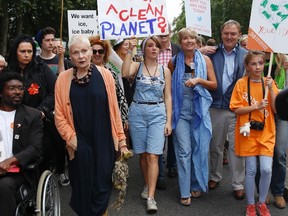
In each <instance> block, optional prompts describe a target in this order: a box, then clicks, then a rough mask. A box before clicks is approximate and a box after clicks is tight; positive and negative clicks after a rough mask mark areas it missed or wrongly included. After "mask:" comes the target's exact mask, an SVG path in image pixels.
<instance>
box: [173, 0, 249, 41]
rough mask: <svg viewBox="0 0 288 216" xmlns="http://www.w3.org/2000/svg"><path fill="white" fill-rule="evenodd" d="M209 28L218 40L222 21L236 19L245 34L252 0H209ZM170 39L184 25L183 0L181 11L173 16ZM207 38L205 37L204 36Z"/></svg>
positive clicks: (174, 36)
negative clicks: (175, 16)
mask: <svg viewBox="0 0 288 216" xmlns="http://www.w3.org/2000/svg"><path fill="white" fill-rule="evenodd" d="M210 2H211V28H212V37H213V38H215V39H216V40H217V41H218V42H220V40H221V39H220V30H221V26H222V25H223V23H224V22H226V21H227V20H229V19H233V20H236V21H238V22H239V23H240V24H241V26H242V33H243V34H246V33H247V31H248V27H249V21H250V13H251V6H252V0H241V1H239V0H211V1H210ZM172 25H173V26H174V29H173V33H174V35H173V36H172V40H173V41H176V38H177V36H176V34H177V32H178V31H179V30H180V29H181V28H183V27H185V26H186V20H185V8H184V0H183V1H182V12H181V14H180V15H179V17H177V18H175V19H174V21H173V23H172ZM205 38H206V39H207V37H205Z"/></svg>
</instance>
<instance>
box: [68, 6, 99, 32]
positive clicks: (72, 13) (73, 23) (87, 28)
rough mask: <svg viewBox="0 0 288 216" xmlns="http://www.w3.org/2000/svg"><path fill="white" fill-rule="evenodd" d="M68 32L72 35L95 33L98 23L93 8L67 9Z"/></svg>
mask: <svg viewBox="0 0 288 216" xmlns="http://www.w3.org/2000/svg"><path fill="white" fill-rule="evenodd" d="M67 13H68V14H67V15H68V32H69V38H71V36H72V35H79V34H81V35H87V36H91V35H96V34H98V23H97V16H96V11H95V10H68V11H67Z"/></svg>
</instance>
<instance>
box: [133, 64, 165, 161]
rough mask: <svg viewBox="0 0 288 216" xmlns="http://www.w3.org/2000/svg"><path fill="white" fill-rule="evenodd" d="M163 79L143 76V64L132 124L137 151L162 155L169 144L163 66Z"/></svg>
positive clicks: (136, 92)
mask: <svg viewBox="0 0 288 216" xmlns="http://www.w3.org/2000/svg"><path fill="white" fill-rule="evenodd" d="M158 70H160V76H159V77H153V78H151V77H148V76H143V74H142V71H143V63H140V67H139V70H138V73H137V75H136V78H135V79H136V80H135V81H136V87H135V93H134V96H133V102H132V104H131V106H130V108H129V114H128V121H129V130H130V135H131V138H132V141H133V150H134V152H135V153H136V154H141V153H144V152H147V153H151V154H156V155H160V154H162V153H163V146H164V141H165V136H164V128H165V124H166V108H165V103H164V102H163V96H164V86H165V80H164V70H163V67H162V66H159V68H158Z"/></svg>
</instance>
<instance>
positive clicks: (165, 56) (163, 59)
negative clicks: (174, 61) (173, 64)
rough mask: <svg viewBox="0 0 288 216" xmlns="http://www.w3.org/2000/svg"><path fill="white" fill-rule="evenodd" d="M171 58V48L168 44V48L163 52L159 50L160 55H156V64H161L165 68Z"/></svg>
mask: <svg viewBox="0 0 288 216" xmlns="http://www.w3.org/2000/svg"><path fill="white" fill-rule="evenodd" d="M171 58H172V46H171V43H170V46H169V47H168V48H167V49H165V50H160V53H159V55H158V64H161V65H163V66H165V67H167V66H168V62H169V60H170V59H171Z"/></svg>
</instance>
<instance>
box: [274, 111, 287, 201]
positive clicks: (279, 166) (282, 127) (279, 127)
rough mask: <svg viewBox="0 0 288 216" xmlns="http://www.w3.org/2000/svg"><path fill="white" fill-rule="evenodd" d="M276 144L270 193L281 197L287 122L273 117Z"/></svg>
mask: <svg viewBox="0 0 288 216" xmlns="http://www.w3.org/2000/svg"><path fill="white" fill-rule="evenodd" d="M275 121H276V143H275V149H274V156H273V168H272V180H271V185H270V188H271V193H272V194H273V195H274V196H275V195H283V192H284V183H285V173H286V151H287V147H288V122H287V121H284V120H281V119H279V118H278V117H277V115H275Z"/></svg>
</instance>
